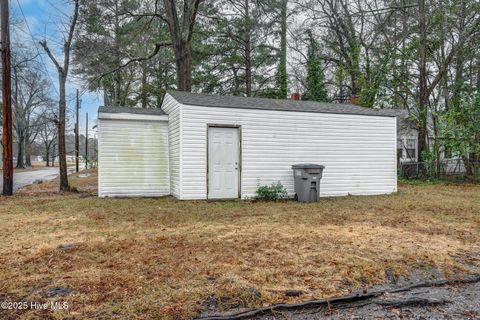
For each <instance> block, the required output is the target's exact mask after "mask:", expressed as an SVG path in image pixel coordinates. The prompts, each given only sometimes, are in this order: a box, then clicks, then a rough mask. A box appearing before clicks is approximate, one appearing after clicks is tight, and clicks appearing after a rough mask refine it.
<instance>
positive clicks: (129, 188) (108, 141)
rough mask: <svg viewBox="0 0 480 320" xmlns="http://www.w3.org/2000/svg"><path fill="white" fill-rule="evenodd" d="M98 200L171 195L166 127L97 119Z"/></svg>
mask: <svg viewBox="0 0 480 320" xmlns="http://www.w3.org/2000/svg"><path fill="white" fill-rule="evenodd" d="M98 131H99V139H98V141H99V145H98V156H99V178H98V180H99V186H98V193H99V196H100V197H116V196H164V195H169V194H170V179H169V176H170V175H169V159H168V124H167V121H159V120H118V119H100V117H99V120H98Z"/></svg>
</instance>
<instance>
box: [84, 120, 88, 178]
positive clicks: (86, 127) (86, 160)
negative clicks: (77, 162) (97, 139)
mask: <svg viewBox="0 0 480 320" xmlns="http://www.w3.org/2000/svg"><path fill="white" fill-rule="evenodd" d="M85 169H88V112H87V123H86V126H85Z"/></svg>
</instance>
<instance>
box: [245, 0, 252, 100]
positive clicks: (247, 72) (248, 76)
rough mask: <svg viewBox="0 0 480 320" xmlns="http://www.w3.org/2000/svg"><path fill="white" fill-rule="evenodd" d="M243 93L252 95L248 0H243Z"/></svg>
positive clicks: (248, 95)
mask: <svg viewBox="0 0 480 320" xmlns="http://www.w3.org/2000/svg"><path fill="white" fill-rule="evenodd" d="M245 95H246V96H247V97H250V96H252V39H251V28H250V1H249V0H245Z"/></svg>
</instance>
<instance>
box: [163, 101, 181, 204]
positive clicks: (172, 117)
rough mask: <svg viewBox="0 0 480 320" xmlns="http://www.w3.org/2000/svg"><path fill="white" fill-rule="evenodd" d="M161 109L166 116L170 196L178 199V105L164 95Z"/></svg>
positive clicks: (179, 186) (179, 169)
mask: <svg viewBox="0 0 480 320" xmlns="http://www.w3.org/2000/svg"><path fill="white" fill-rule="evenodd" d="M162 109H163V110H164V111H165V112H166V113H167V114H168V119H169V120H168V143H169V150H170V157H169V161H170V191H171V194H172V195H173V196H175V197H177V198H180V190H181V185H180V172H181V168H180V141H181V139H180V136H181V132H180V121H181V117H180V114H181V108H180V104H179V103H178V102H177V101H176V100H175V99H173V98H172V97H171V96H170V95H169V94H166V95H165V98H164V101H163V104H162Z"/></svg>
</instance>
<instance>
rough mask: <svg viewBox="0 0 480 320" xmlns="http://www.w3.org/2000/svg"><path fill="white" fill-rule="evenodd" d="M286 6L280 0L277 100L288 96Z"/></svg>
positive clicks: (286, 3)
mask: <svg viewBox="0 0 480 320" xmlns="http://www.w3.org/2000/svg"><path fill="white" fill-rule="evenodd" d="M287 6H288V0H282V3H281V8H280V24H281V26H280V65H279V68H278V85H277V87H278V98H280V99H285V98H287V95H288V76H287Z"/></svg>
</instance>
